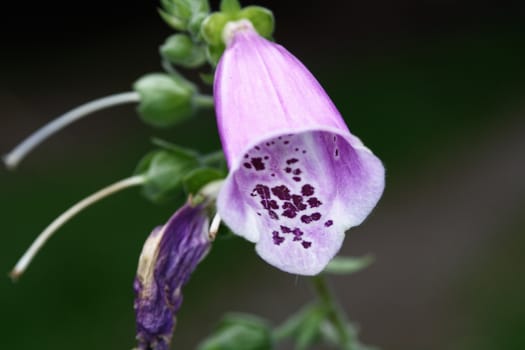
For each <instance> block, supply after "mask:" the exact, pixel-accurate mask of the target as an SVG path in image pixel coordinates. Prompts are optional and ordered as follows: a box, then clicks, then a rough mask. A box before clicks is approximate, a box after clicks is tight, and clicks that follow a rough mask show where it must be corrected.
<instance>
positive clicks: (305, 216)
mask: <svg viewBox="0 0 525 350" xmlns="http://www.w3.org/2000/svg"><path fill="white" fill-rule="evenodd" d="M301 221H302V222H304V223H305V224H309V223H311V222H312V218H311V217H309V216H308V215H303V216H301Z"/></svg>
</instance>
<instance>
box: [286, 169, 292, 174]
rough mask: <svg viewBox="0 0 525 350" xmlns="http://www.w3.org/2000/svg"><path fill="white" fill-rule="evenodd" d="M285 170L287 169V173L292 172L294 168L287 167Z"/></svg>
mask: <svg viewBox="0 0 525 350" xmlns="http://www.w3.org/2000/svg"><path fill="white" fill-rule="evenodd" d="M284 171H286V172H287V173H291V172H292V168H285V169H284Z"/></svg>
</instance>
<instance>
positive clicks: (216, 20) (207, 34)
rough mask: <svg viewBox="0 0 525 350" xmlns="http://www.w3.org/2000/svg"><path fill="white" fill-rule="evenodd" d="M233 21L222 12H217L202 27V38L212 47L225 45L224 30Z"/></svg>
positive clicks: (207, 18)
mask: <svg viewBox="0 0 525 350" xmlns="http://www.w3.org/2000/svg"><path fill="white" fill-rule="evenodd" d="M232 19H233V18H231V17H230V16H229V15H227V14H224V13H222V12H215V13H213V14H211V15H210V16H208V17H206V19H205V20H204V21H203V22H202V25H201V35H202V38H203V39H204V40H205V41H206V42H207V43H208V44H210V45H212V46H220V45H224V43H223V41H222V30H223V29H224V26H225V25H226V23H228V22H229V21H231V20H232Z"/></svg>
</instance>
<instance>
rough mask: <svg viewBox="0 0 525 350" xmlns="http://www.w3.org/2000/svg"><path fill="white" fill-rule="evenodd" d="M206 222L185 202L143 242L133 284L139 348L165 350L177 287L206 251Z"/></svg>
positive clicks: (177, 298) (201, 212) (177, 300)
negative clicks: (164, 223)
mask: <svg viewBox="0 0 525 350" xmlns="http://www.w3.org/2000/svg"><path fill="white" fill-rule="evenodd" d="M208 221H209V220H208V216H207V213H206V211H205V208H204V207H203V206H202V205H199V206H195V207H193V206H191V205H190V204H189V203H188V204H186V205H184V206H183V207H182V208H180V209H179V210H178V211H177V212H176V213H175V214H174V215H173V216H172V217H171V218H170V219H169V221H168V222H167V223H166V225H164V226H162V227H157V228H156V229H154V230H153V232H152V233H151V234H150V236H149V237H148V239H147V240H146V243H145V244H144V247H143V248H142V253H141V255H140V259H139V266H138V271H137V277H136V279H135V283H134V289H135V305H134V308H135V314H136V322H137V340H138V345H139V347H138V348H139V349H141V350H165V349H168V348H169V344H170V342H171V337H172V334H173V330H174V328H175V315H176V313H177V311H178V310H179V308H180V306H181V304H182V293H181V288H182V287H183V286H184V285H185V284H186V282H187V281H188V279H189V278H190V275H191V273H192V272H193V270H195V268H196V267H197V264H198V263H199V262H200V261H201V260H202V259H203V258H204V256H205V255H206V253H207V252H208V250H209V248H210V240H209V238H208Z"/></svg>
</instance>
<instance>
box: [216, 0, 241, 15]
mask: <svg viewBox="0 0 525 350" xmlns="http://www.w3.org/2000/svg"><path fill="white" fill-rule="evenodd" d="M220 9H221V12H224V13H230V14H236V13H237V12H239V11H240V10H241V4H239V0H222V1H221V6H220Z"/></svg>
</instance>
